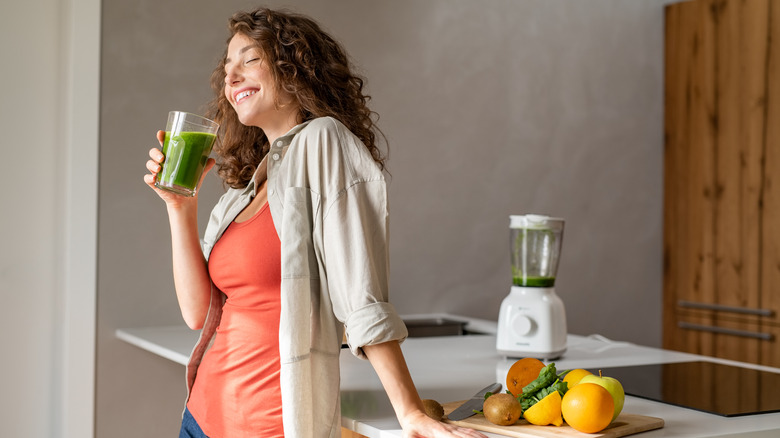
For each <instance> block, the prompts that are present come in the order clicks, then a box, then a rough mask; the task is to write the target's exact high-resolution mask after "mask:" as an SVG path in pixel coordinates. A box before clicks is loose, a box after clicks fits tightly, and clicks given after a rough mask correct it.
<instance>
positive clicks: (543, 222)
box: [509, 214, 564, 230]
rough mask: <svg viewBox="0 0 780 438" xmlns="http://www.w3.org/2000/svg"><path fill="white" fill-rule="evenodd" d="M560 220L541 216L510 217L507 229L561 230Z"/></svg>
mask: <svg viewBox="0 0 780 438" xmlns="http://www.w3.org/2000/svg"><path fill="white" fill-rule="evenodd" d="M563 223H564V220H563V219H562V218H557V217H551V216H545V215H541V214H526V215H510V216H509V228H520V229H530V230H560V229H562V228H563Z"/></svg>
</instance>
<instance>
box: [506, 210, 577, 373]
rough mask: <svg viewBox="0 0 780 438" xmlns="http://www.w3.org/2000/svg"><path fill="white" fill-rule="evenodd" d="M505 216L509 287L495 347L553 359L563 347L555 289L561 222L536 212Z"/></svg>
mask: <svg viewBox="0 0 780 438" xmlns="http://www.w3.org/2000/svg"><path fill="white" fill-rule="evenodd" d="M509 220H510V222H509V229H510V233H509V235H510V249H511V264H512V287H511V289H510V291H509V295H508V296H507V297H506V298H504V301H503V302H502V303H501V310H500V311H499V314H498V327H497V334H496V335H497V336H496V337H497V339H496V349H497V350H498V353H499V354H502V355H504V356H507V357H536V358H538V359H557V358H559V357H561V355H563V353H564V352H565V351H566V311H565V309H564V308H563V301H561V299H560V297H558V295H556V294H555V288H554V286H555V275H556V272H557V270H558V259H559V258H560V255H561V243H562V240H563V224H564V221H563V219H559V218H553V217H549V216H542V215H537V214H527V215H519V216H515V215H513V216H510V217H509Z"/></svg>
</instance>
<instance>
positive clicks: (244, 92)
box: [236, 90, 257, 102]
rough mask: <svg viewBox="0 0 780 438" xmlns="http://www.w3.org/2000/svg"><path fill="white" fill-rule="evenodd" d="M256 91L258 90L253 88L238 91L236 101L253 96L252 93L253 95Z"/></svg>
mask: <svg viewBox="0 0 780 438" xmlns="http://www.w3.org/2000/svg"><path fill="white" fill-rule="evenodd" d="M255 93H257V90H252V91H242V92H240V93H238V94H237V95H236V102H238V101H240V100H241V99H243V98H245V97H249V96H251V95H253V94H255Z"/></svg>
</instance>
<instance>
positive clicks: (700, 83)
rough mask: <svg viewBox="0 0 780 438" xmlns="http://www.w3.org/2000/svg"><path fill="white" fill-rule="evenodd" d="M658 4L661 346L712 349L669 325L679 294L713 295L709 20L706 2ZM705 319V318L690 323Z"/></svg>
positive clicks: (705, 340) (711, 30) (703, 338)
mask: <svg viewBox="0 0 780 438" xmlns="http://www.w3.org/2000/svg"><path fill="white" fill-rule="evenodd" d="M674 6H675V7H667V9H666V66H665V80H666V94H665V98H666V103H665V105H666V107H665V108H666V112H665V158H664V161H665V178H664V184H665V188H664V190H665V194H666V195H665V209H664V215H665V217H664V257H665V260H664V274H665V275H664V288H665V306H664V307H665V312H664V315H665V316H666V317H667V320H666V321H665V330H664V346H665V347H667V348H671V349H675V350H688V351H694V352H697V353H700V354H712V353H714V351H713V349H712V345H713V340H712V338H711V337H710V336H709V335H707V334H704V335H700V334H697V333H692V332H687V331H683V330H679V329H677V328H676V327H677V320H676V318H675V315H674V312H669V311H668V309H675V308H676V306H677V302H678V300H680V299H688V300H692V301H712V300H714V299H715V297H714V284H713V278H714V277H713V266H714V262H713V258H714V249H713V241H712V235H713V232H714V231H713V230H714V225H713V210H714V201H713V200H714V199H715V197H716V196H718V188H717V187H716V185H715V184H714V163H715V157H714V156H713V154H712V153H711V152H712V151H713V149H714V143H715V132H714V126H715V125H714V124H713V120H714V108H715V78H714V72H715V49H714V41H715V39H714V32H715V29H714V25H713V22H712V20H711V19H708V16H709V2H704V1H697V2H685V3H680V4H676V5H674ZM696 322H697V323H699V324H711V323H712V321H711V320H710V319H708V318H707V317H706V316H704V317H702V318H701V319H700V320H697V321H696Z"/></svg>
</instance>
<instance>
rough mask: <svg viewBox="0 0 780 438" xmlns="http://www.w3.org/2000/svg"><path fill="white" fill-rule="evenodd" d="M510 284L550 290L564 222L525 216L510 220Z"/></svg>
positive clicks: (510, 217)
mask: <svg viewBox="0 0 780 438" xmlns="http://www.w3.org/2000/svg"><path fill="white" fill-rule="evenodd" d="M509 220H510V223H509V233H510V234H509V235H510V247H511V248H510V249H511V263H512V284H513V285H514V286H520V287H553V286H554V285H555V274H556V272H557V270H558V258H559V257H560V254H561V243H562V240H563V223H564V221H563V219H559V218H553V217H549V216H542V215H537V214H527V215H523V216H509Z"/></svg>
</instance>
